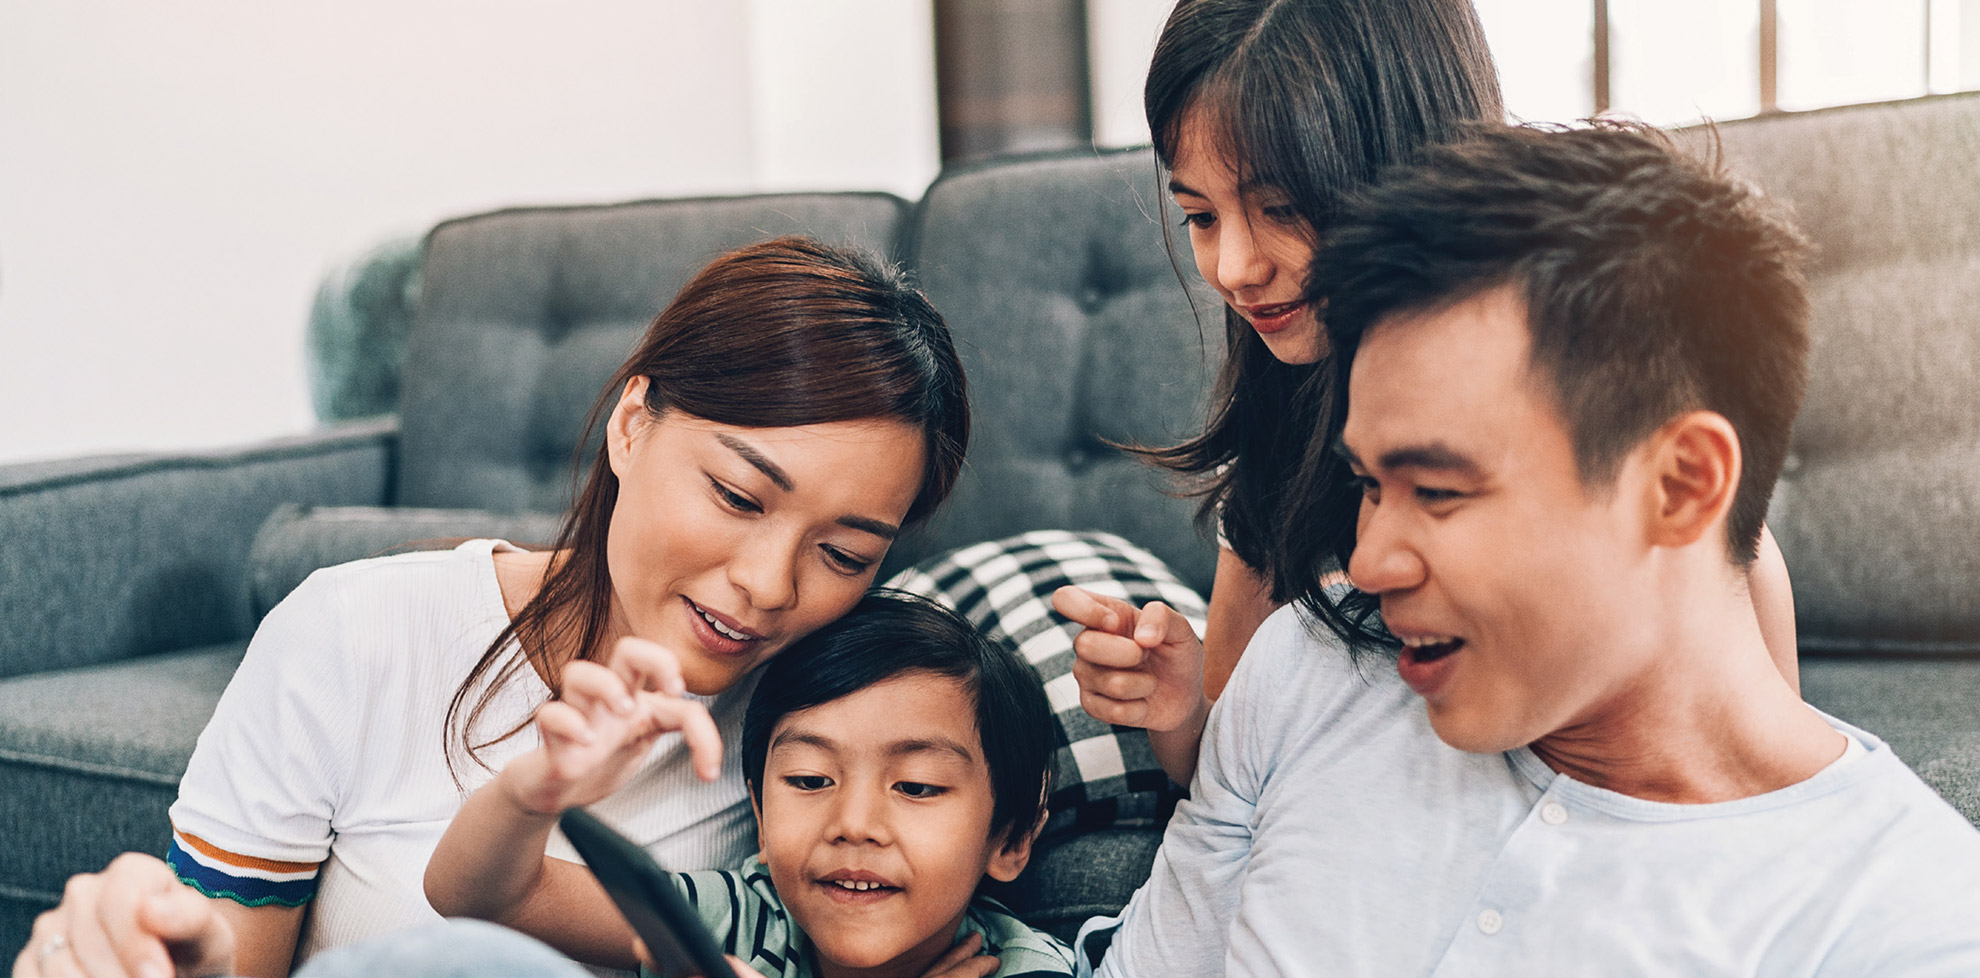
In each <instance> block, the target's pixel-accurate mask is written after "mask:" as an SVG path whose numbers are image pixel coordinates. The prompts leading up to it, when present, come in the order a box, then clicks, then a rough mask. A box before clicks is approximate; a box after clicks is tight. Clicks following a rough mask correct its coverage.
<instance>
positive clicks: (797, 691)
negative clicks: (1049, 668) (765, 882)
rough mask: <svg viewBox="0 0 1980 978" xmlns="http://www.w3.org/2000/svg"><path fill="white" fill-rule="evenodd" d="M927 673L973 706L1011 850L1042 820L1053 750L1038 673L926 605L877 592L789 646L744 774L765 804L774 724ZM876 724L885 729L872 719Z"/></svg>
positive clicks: (765, 682) (762, 690)
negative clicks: (950, 682) (947, 682)
mask: <svg viewBox="0 0 1980 978" xmlns="http://www.w3.org/2000/svg"><path fill="white" fill-rule="evenodd" d="M913 672H926V673H931V674H934V675H937V676H946V677H948V678H950V679H954V680H956V681H957V682H959V683H961V684H962V686H963V688H964V689H965V690H966V691H967V692H968V693H969V697H970V699H971V700H972V701H973V703H974V705H975V708H976V733H977V737H978V738H979V739H980V740H981V741H982V747H983V759H984V762H985V764H986V765H987V766H988V767H989V769H990V796H991V811H990V837H991V838H993V839H995V838H998V837H1000V836H1001V837H1002V838H1003V840H1004V844H1005V845H1006V846H1011V845H1015V844H1016V843H1018V842H1020V841H1022V840H1023V839H1024V838H1025V837H1026V836H1028V835H1029V834H1030V833H1031V832H1032V831H1033V830H1034V829H1036V828H1037V827H1038V824H1039V822H1040V821H1042V820H1043V819H1044V817H1045V795H1046V794H1047V788H1048V783H1047V781H1046V779H1047V777H1048V776H1049V775H1050V773H1051V770H1052V755H1053V753H1054V751H1055V750H1056V745H1055V744H1054V742H1053V740H1054V736H1053V730H1054V729H1056V728H1055V727H1054V726H1053V723H1052V710H1051V707H1050V705H1049V704H1047V703H1046V701H1045V691H1044V688H1043V687H1042V686H1041V685H1040V684H1039V680H1038V673H1037V671H1036V670H1034V669H1032V668H1031V666H1030V665H1029V664H1028V663H1026V662H1025V661H1024V660H1023V659H1022V658H1020V657H1019V656H1018V653H1017V650H1016V649H1013V648H1010V647H1009V646H1006V645H1002V644H1000V643H998V642H996V641H993V640H992V639H990V638H989V637H987V636H985V635H984V634H983V633H982V632H981V631H979V630H977V628H976V627H975V626H974V625H971V624H970V623H969V621H968V619H965V618H963V617H962V616H961V615H959V614H957V613H955V612H954V611H951V610H949V609H948V608H945V607H943V606H941V605H939V604H936V603H934V602H932V601H929V600H927V599H925V598H921V597H917V596H915V595H912V594H907V593H904V592H899V591H884V590H880V591H873V592H870V593H868V594H867V595H866V596H865V597H864V598H861V599H860V602H859V604H857V605H854V606H853V609H852V611H850V612H848V613H847V614H846V616H845V617H843V618H840V619H839V620H838V621H835V622H833V623H831V624H829V625H826V626H825V627H824V628H821V629H819V630H817V631H815V632H812V633H811V634H810V635H807V636H805V637H804V638H802V639H799V640H798V641H797V642H794V643H792V645H791V647H790V648H788V649H785V650H784V651H782V652H780V653H778V654H777V656H776V657H775V658H773V659H771V660H770V664H769V665H768V666H765V667H764V670H763V678H762V679H761V680H760V681H759V682H758V683H757V685H756V692H755V694H754V695H752V696H751V697H750V700H749V709H748V711H746V712H745V713H744V714H743V729H742V762H743V777H744V778H745V779H746V780H747V781H748V782H749V788H750V794H751V795H752V796H754V797H755V798H756V800H757V801H758V802H759V803H761V802H762V800H763V767H764V763H765V761H766V760H767V759H768V757H769V753H770V737H771V735H772V734H773V733H775V732H776V729H777V724H778V722H779V721H781V720H783V719H784V718H785V717H787V716H790V715H791V714H793V713H796V712H798V711H800V710H808V709H810V708H812V707H814V706H822V705H824V704H826V703H830V702H832V701H833V700H836V699H839V698H841V697H845V696H850V695H852V694H853V693H857V692H859V691H860V690H862V689H866V688H867V687H869V686H873V685H875V684H877V683H881V682H885V681H886V680H889V679H892V678H894V677H895V676H899V675H904V674H907V673H913ZM875 722H876V723H880V724H883V725H884V723H885V722H886V718H884V717H876V718H875Z"/></svg>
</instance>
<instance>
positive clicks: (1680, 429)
mask: <svg viewBox="0 0 1980 978" xmlns="http://www.w3.org/2000/svg"><path fill="white" fill-rule="evenodd" d="M1742 461H1743V460H1742V459H1741V457H1740V450H1739V432H1737V431H1736V430H1734V429H1733V426H1732V422H1730V421H1728V420H1726V417H1725V415H1723V414H1720V413H1718V412H1716V411H1689V412H1686V413H1685V414H1682V415H1679V416H1678V417H1676V418H1673V419H1672V420H1671V421H1670V422H1668V423H1667V424H1665V425H1664V427H1663V428H1662V429H1660V430H1659V431H1658V432H1657V434H1656V435H1655V436H1653V437H1652V453H1651V457H1650V459H1649V463H1650V466H1651V474H1652V475H1653V476H1654V479H1655V484H1654V488H1653V491H1652V497H1651V498H1652V505H1651V507H1650V509H1651V512H1650V543H1651V544H1652V545H1655V546H1665V547H1683V546H1689V545H1691V544H1693V543H1696V542H1698V540H1699V539H1700V538H1702V537H1703V536H1704V535H1705V534H1706V533H1707V532H1711V531H1713V530H1718V531H1719V536H1721V537H1723V536H1724V531H1723V527H1724V524H1725V520H1726V515H1727V514H1728V513H1729V512H1730V511H1731V510H1732V504H1733V499H1734V497H1735V496H1736V495H1737V494H1738V492H1739V473H1740V466H1741V463H1742Z"/></svg>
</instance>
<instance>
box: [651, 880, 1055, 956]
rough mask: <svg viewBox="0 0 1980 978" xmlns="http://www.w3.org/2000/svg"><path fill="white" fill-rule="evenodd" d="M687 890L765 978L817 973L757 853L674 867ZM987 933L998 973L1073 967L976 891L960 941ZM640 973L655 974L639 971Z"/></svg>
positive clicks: (732, 948)
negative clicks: (710, 864)
mask: <svg viewBox="0 0 1980 978" xmlns="http://www.w3.org/2000/svg"><path fill="white" fill-rule="evenodd" d="M674 882H676V883H678V884H679V885H680V888H681V895H682V896H685V897H687V901H688V903H689V904H690V905H692V906H693V907H694V909H695V912H696V913H698V914H700V916H701V922H702V923H704V924H707V925H708V931H709V933H711V934H714V935H715V939H716V940H717V941H719V942H720V943H721V945H722V950H723V952H724V953H727V954H733V955H735V956H736V957H738V958H741V959H743V960H744V961H747V962H749V966H750V967H752V968H755V969H756V970H757V971H759V972H761V973H762V974H763V976H764V978H815V976H816V975H817V974H818V960H817V955H816V953H815V952H814V951H813V950H812V948H811V942H810V941H809V940H807V939H806V938H805V936H804V932H803V931H801V930H799V929H798V926H797V923H796V922H795V921H792V920H791V918H790V914H788V913H786V912H785V910H784V901H783V900H781V899H779V898H778V897H777V890H776V888H775V887H773V886H772V885H771V883H770V871H769V870H766V869H764V868H763V864H762V863H761V862H758V861H757V859H756V857H754V856H751V857H750V858H749V861H748V862H745V863H744V864H743V867H742V869H740V870H736V871H728V870H707V871H703V872H695V873H675V874H674ZM971 934H981V935H983V952H982V953H984V954H991V955H995V956H996V957H997V958H998V959H999V960H1000V961H1002V962H1003V964H1002V965H1001V966H999V967H998V968H997V973H996V975H995V978H1048V976H1050V978H1062V976H1066V975H1071V974H1072V973H1073V956H1072V951H1070V950H1068V949H1067V948H1066V946H1065V945H1064V944H1061V943H1059V940H1058V939H1057V938H1055V937H1053V936H1052V935H1050V934H1046V933H1044V932H1042V931H1036V930H1032V929H1031V928H1030V927H1029V926H1027V925H1026V924H1025V922H1024V921H1022V920H1019V919H1017V917H1016V916H1014V915H1013V914H1012V913H1011V912H1010V910H1009V909H1007V908H1005V906H1004V905H1003V904H1001V903H998V902H997V901H995V900H992V899H990V898H989V897H986V896H983V895H982V894H978V895H977V896H976V898H975V899H973V900H971V901H970V904H969V909H968V910H967V911H965V912H964V913H963V921H962V926H961V927H960V928H958V929H957V931H956V939H957V940H962V939H963V938H964V937H967V936H969V935H971ZM640 974H641V976H642V978H650V975H649V973H648V972H647V971H646V970H645V969H643V968H642V969H640Z"/></svg>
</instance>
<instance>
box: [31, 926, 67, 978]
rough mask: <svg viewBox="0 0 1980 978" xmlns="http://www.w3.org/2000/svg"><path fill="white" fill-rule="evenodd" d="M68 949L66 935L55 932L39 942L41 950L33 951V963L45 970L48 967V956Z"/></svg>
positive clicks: (50, 956)
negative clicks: (55, 933)
mask: <svg viewBox="0 0 1980 978" xmlns="http://www.w3.org/2000/svg"><path fill="white" fill-rule="evenodd" d="M68 949H69V937H68V935H66V934H57V935H55V936H54V937H51V938H49V939H48V940H46V941H43V942H42V944H41V950H39V951H36V952H34V963H35V965H36V966H38V967H40V968H41V969H42V970H44V971H45V970H47V969H48V959H49V958H52V957H54V956H55V955H57V954H60V953H62V952H63V951H66V950H68Z"/></svg>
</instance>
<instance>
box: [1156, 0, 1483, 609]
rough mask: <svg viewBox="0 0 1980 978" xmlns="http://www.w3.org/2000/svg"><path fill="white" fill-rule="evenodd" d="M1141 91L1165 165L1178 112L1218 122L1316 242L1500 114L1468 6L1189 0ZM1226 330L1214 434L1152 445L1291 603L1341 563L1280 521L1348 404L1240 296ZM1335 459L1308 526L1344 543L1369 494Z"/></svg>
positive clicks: (1453, 0)
mask: <svg viewBox="0 0 1980 978" xmlns="http://www.w3.org/2000/svg"><path fill="white" fill-rule="evenodd" d="M1144 96H1145V98H1144V101H1145V104H1146V107H1147V112H1148V129H1149V132H1150V133H1151V134H1152V136H1153V137H1154V142H1155V155H1156V158H1157V160H1158V161H1159V162H1160V164H1161V166H1162V167H1163V168H1164V169H1170V168H1173V167H1174V165H1175V160H1176V151H1177V146H1178V144H1179V143H1180V141H1181V135H1182V129H1183V126H1184V124H1185V121H1186V120H1187V121H1193V122H1194V124H1196V125H1207V126H1208V127H1209V130H1210V132H1211V133H1212V134H1213V139H1212V142H1211V144H1212V145H1213V146H1215V147H1216V148H1218V149H1219V150H1221V151H1222V153H1223V155H1224V156H1225V158H1226V159H1229V160H1232V161H1234V162H1235V163H1236V165H1237V169H1238V176H1239V179H1240V180H1241V181H1243V182H1245V183H1250V184H1257V185H1263V186H1269V187H1274V188H1277V189H1278V190H1279V191H1281V192H1283V193H1284V194H1285V195H1286V197H1287V199H1288V200H1289V202H1290V203H1291V205H1292V207H1293V209H1294V210H1295V211H1296V212H1297V213H1298V214H1299V216H1300V218H1301V219H1302V220H1303V221H1304V222H1305V224H1306V227H1307V229H1308V231H1309V232H1310V234H1311V235H1312V239H1313V240H1314V241H1315V242H1316V243H1318V242H1319V241H1320V240H1322V239H1324V238H1325V237H1326V234H1327V225H1328V223H1329V222H1330V221H1331V220H1332V218H1333V216H1334V214H1335V213H1336V212H1337V210H1338V209H1339V208H1340V206H1341V203H1342V201H1343V199H1344V198H1345V197H1346V196H1347V195H1348V194H1349V193H1351V192H1353V191H1354V190H1356V189H1358V188H1360V187H1363V186H1366V185H1367V184H1369V183H1371V182H1372V181H1373V180H1374V178H1375V175H1376V174H1377V173H1378V172H1379V171H1380V170H1381V169H1382V168H1384V167H1386V166H1389V165H1391V164H1395V163H1400V162H1404V161H1407V160H1409V159H1412V158H1414V157H1415V156H1416V154H1417V153H1418V152H1419V151H1420V150H1421V149H1422V148H1424V147H1425V146H1427V145H1430V144H1432V143H1436V142H1439V141H1443V140H1446V139H1451V138H1454V137H1456V136H1458V135H1459V134H1460V133H1462V132H1463V131H1464V128H1465V126H1467V125H1468V124H1471V123H1474V122H1476V121H1479V120H1486V121H1499V120H1502V119H1503V118H1504V116H1505V110H1504V107H1503V105H1502V103H1501V101H1500V97H1499V83H1498V73H1497V71H1496V70H1495V69H1494V68H1493V65H1492V56H1491V54H1490V52H1489V51H1488V50H1487V48H1486V46H1485V34H1484V30H1483V28H1482V27H1480V25H1479V23H1478V16H1477V14H1476V12H1475V11H1473V10H1472V7H1471V4H1470V2H1469V0H1180V2H1179V3H1177V4H1176V7H1175V10H1174V11H1172V12H1171V13H1170V14H1169V20H1168V23H1167V24H1166V25H1164V27H1163V28H1162V35H1161V38H1160V39H1159V40H1158V41H1157V42H1156V47H1155V56H1154V59H1153V61H1152V62H1151V63H1150V65H1149V67H1148V84H1147V88H1146V90H1145V93H1144ZM1165 223H1166V222H1165ZM1172 247H1173V245H1172ZM1320 315H1322V316H1324V315H1325V312H1324V310H1322V311H1321V312H1320ZM1224 331H1225V344H1226V357H1225V361H1224V367H1223V371H1222V373H1221V374H1220V375H1219V376H1218V378H1217V385H1216V388H1215V392H1214V394H1213V398H1212V401H1211V409H1210V415H1209V421H1208V424H1207V425H1206V427H1205V429H1204V431H1203V433H1202V434H1201V435H1198V436H1197V437H1195V438H1192V439H1189V440H1187V441H1184V442H1182V443H1181V444H1178V445H1172V446H1169V447H1166V448H1156V449H1142V450H1141V454H1142V455H1143V457H1145V458H1147V459H1149V460H1150V461H1152V462H1154V463H1155V464H1158V465H1161V466H1163V467H1165V468H1168V469H1170V470H1172V471H1175V472H1177V473H1181V474H1183V475H1185V476H1190V477H1194V479H1195V481H1196V486H1195V489H1194V494H1195V495H1198V496H1200V497H1201V499H1202V505H1201V506H1200V507H1199V509H1198V518H1199V519H1200V520H1203V521H1206V522H1207V521H1210V520H1221V526H1222V529H1223V532H1224V536H1225V538H1226V539H1227V540H1228V541H1229V542H1230V547H1231V550H1232V552H1234V553H1236V554H1237V555H1238V557H1239V558H1240V559H1242V560H1243V561H1244V562H1245V563H1246V564H1248V565H1250V566H1251V567H1252V568H1253V569H1254V570H1256V571H1257V572H1258V573H1259V575H1260V576H1261V577H1263V578H1264V579H1265V580H1266V581H1267V582H1268V583H1269V584H1270V585H1271V589H1272V596H1273V599H1274V600H1276V601H1279V602H1287V601H1291V600H1293V599H1295V598H1297V597H1298V596H1300V595H1302V594H1305V593H1307V592H1308V590H1309V589H1310V588H1311V586H1312V584H1313V582H1314V581H1315V580H1317V579H1318V578H1319V576H1320V575H1322V574H1325V573H1327V572H1328V571H1329V570H1331V569H1334V568H1331V567H1314V566H1310V565H1309V564H1308V563H1307V562H1295V561H1293V560H1289V559H1288V558H1289V555H1288V553H1287V549H1286V547H1285V546H1284V544H1285V541H1286V534H1287V532H1288V530H1289V529H1290V528H1289V527H1288V525H1287V523H1286V520H1285V514H1286V510H1287V506H1288V503H1289V500H1288V499H1287V494H1288V492H1289V491H1290V489H1289V487H1290V486H1291V484H1292V482H1293V479H1294V477H1295V475H1296V474H1297V471H1298V469H1299V467H1300V464H1301V460H1302V459H1304V458H1306V457H1307V455H1308V447H1309V444H1308V443H1309V442H1310V441H1311V440H1312V439H1313V438H1314V437H1315V436H1316V434H1317V433H1321V432H1325V431H1326V430H1328V428H1329V425H1328V423H1327V422H1328V421H1329V419H1330V417H1331V415H1332V413H1333V412H1334V411H1335V410H1336V402H1337V401H1338V400H1340V398H1339V397H1338V396H1337V392H1335V391H1334V390H1333V389H1332V387H1333V379H1332V376H1331V375H1332V371H1331V370H1329V369H1328V363H1327V359H1326V357H1325V356H1324V355H1323V357H1322V359H1321V362H1320V363H1317V364H1287V363H1282V362H1280V361H1279V360H1278V358H1276V357H1274V356H1273V355H1272V353H1271V351H1270V350H1268V349H1267V348H1266V346H1265V343H1264V341H1263V340H1262V339H1260V338H1259V336H1258V333H1257V331H1255V330H1253V329H1252V328H1251V326H1250V324H1249V323H1247V322H1245V320H1244V319H1243V317H1241V316H1239V315H1238V314H1237V312H1236V311H1235V310H1232V309H1230V308H1229V307H1226V308H1225V310H1224ZM1329 457H1331V454H1329ZM1336 464H1337V465H1338V467H1339V471H1338V473H1336V475H1337V476H1338V478H1333V479H1331V480H1329V479H1320V480H1318V481H1317V483H1314V484H1316V485H1318V486H1320V487H1321V488H1320V489H1319V491H1321V492H1323V493H1325V494H1326V495H1327V497H1328V498H1327V499H1326V500H1325V501H1324V505H1323V506H1322V507H1321V508H1322V509H1323V510H1324V511H1325V512H1326V513H1329V514H1331V516H1330V517H1329V518H1328V519H1326V520H1325V521H1323V523H1322V524H1321V525H1318V526H1309V527H1305V528H1302V530H1303V532H1319V533H1322V534H1323V535H1325V536H1327V537H1328V538H1329V545H1328V546H1326V547H1325V548H1324V549H1325V550H1326V551H1327V552H1338V553H1342V554H1345V553H1347V552H1349V551H1350V550H1352V549H1353V538H1354V523H1355V514H1356V509H1357V507H1358V505H1359V496H1358V494H1357V493H1355V492H1354V491H1353V489H1352V487H1351V485H1350V483H1349V476H1348V472H1347V469H1346V467H1345V464H1342V463H1336ZM1311 502H1312V501H1309V503H1311ZM1305 512H1307V513H1308V514H1311V513H1312V512H1313V507H1312V506H1311V505H1309V506H1308V507H1306V508H1305ZM1302 550H1306V551H1307V552H1309V553H1310V552H1311V551H1310V549H1308V548H1302ZM1301 604H1302V606H1303V607H1306V608H1307V610H1308V612H1309V613H1311V614H1312V615H1313V617H1315V618H1316V619H1318V620H1319V621H1321V622H1322V623H1324V624H1326V625H1327V626H1328V627H1330V628H1332V629H1333V630H1334V631H1335V632H1337V633H1338V634H1340V635H1341V636H1342V637H1343V638H1344V639H1346V640H1347V641H1348V642H1349V643H1350V644H1351V645H1364V644H1366V643H1367V642H1369V641H1371V640H1375V641H1379V640H1380V639H1381V638H1382V635H1381V632H1380V631H1379V626H1377V625H1374V624H1373V619H1372V617H1371V616H1372V614H1373V611H1374V600H1373V599H1372V598H1371V597H1369V596H1367V595H1359V596H1358V597H1356V596H1350V599H1349V600H1347V601H1345V602H1341V603H1338V604H1335V603H1318V604H1315V603H1312V602H1304V601H1302V602H1301Z"/></svg>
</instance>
